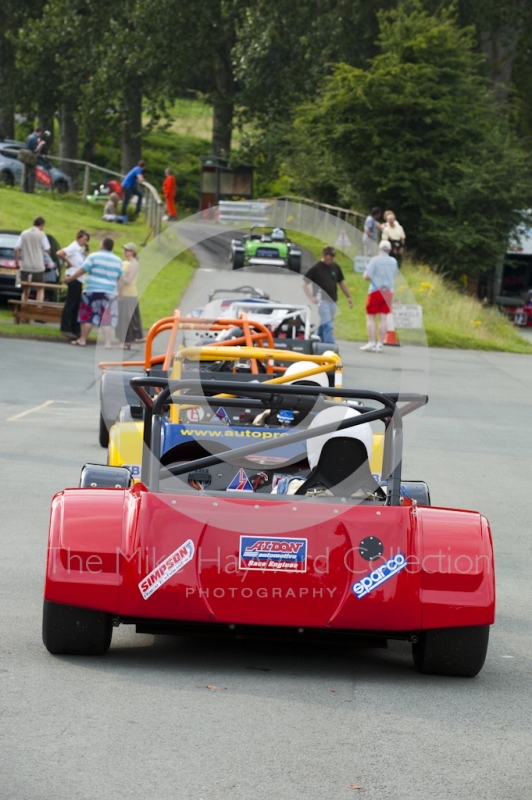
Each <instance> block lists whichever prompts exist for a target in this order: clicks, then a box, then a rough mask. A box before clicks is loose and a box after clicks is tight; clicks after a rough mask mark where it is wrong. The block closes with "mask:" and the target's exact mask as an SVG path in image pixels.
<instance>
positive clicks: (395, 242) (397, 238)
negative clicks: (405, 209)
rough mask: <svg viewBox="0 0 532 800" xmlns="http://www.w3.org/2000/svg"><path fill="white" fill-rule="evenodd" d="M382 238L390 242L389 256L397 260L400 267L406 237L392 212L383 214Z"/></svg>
mask: <svg viewBox="0 0 532 800" xmlns="http://www.w3.org/2000/svg"><path fill="white" fill-rule="evenodd" d="M381 236H382V238H383V239H385V240H386V241H387V242H390V244H391V246H392V250H391V254H392V256H393V257H394V258H395V259H396V260H397V264H398V266H399V267H400V266H401V261H402V259H403V253H404V249H405V243H406V235H405V231H404V228H403V226H402V225H400V224H399V223H398V222H397V220H396V218H395V214H394V213H393V211H385V212H384V225H383V226H382V234H381Z"/></svg>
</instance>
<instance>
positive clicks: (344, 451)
mask: <svg viewBox="0 0 532 800" xmlns="http://www.w3.org/2000/svg"><path fill="white" fill-rule="evenodd" d="M320 486H321V487H325V488H326V489H329V490H330V491H331V492H332V493H333V494H334V495H335V496H336V497H349V496H350V495H352V494H354V493H355V492H357V491H359V490H362V491H363V492H366V493H367V494H371V493H373V492H376V491H377V490H378V488H379V484H378V483H377V481H376V480H375V478H374V477H373V475H372V474H371V472H370V469H369V462H368V451H367V450H366V446H365V445H364V443H363V442H361V441H360V440H359V439H353V438H351V437H349V436H335V437H334V438H332V439H329V440H328V441H327V442H325V444H324V445H323V448H322V451H321V454H320V459H319V461H318V463H317V465H316V466H315V467H314V469H313V470H312V472H311V473H310V475H309V476H308V478H307V480H306V481H305V483H303V484H302V485H301V486H300V487H299V489H298V490H297V492H296V494H306V493H307V492H308V491H309V489H314V488H317V487H320Z"/></svg>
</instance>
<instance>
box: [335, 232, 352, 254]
mask: <svg viewBox="0 0 532 800" xmlns="http://www.w3.org/2000/svg"><path fill="white" fill-rule="evenodd" d="M334 246H335V247H339V248H340V250H341V249H342V248H343V247H351V239H350V238H349V236H348V235H347V233H346V232H345V231H340V233H339V234H338V237H337V239H336V242H335V243H334Z"/></svg>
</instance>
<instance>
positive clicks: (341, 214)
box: [267, 194, 366, 231]
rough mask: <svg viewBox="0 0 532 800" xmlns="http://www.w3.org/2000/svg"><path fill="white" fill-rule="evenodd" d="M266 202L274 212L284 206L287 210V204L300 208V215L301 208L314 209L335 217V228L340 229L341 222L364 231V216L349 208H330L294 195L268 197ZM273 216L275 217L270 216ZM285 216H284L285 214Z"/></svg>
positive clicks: (324, 204)
mask: <svg viewBox="0 0 532 800" xmlns="http://www.w3.org/2000/svg"><path fill="white" fill-rule="evenodd" d="M267 202H268V203H270V205H272V206H273V207H274V210H275V211H277V212H281V211H282V206H283V205H284V206H285V208H286V210H288V204H289V203H297V204H298V205H299V207H300V212H299V213H300V215H302V214H303V213H304V212H303V211H302V209H301V206H303V207H305V206H306V207H310V208H315V209H316V211H323V212H324V213H326V214H330V215H331V216H333V217H336V219H337V223H336V227H337V228H338V229H340V227H341V223H342V222H348V223H349V224H350V225H353V227H355V228H357V229H358V230H360V231H363V230H364V221H365V219H366V215H365V214H361V213H360V212H359V211H353V210H352V209H350V208H341V207H340V206H332V205H330V204H329V203H318V202H317V201H316V200H310V199H309V198H308V197H297V196H296V195H289V194H287V195H282V196H281V197H270V198H268V199H267ZM272 216H275V215H272ZM285 216H286V214H285ZM305 216H307V215H305ZM296 221H297V222H299V223H300V222H301V219H299V220H297V219H296Z"/></svg>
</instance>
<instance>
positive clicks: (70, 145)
mask: <svg viewBox="0 0 532 800" xmlns="http://www.w3.org/2000/svg"><path fill="white" fill-rule="evenodd" d="M59 157H60V158H76V159H77V157H78V125H77V122H76V120H75V118H74V107H73V106H72V105H70V104H69V103H68V102H65V103H62V104H61V116H60V134H59ZM59 166H60V169H62V170H63V172H66V174H67V175H70V177H71V178H72V186H73V188H74V189H75V188H76V187H77V182H78V166H77V164H70V163H69V162H68V161H60V162H59Z"/></svg>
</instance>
